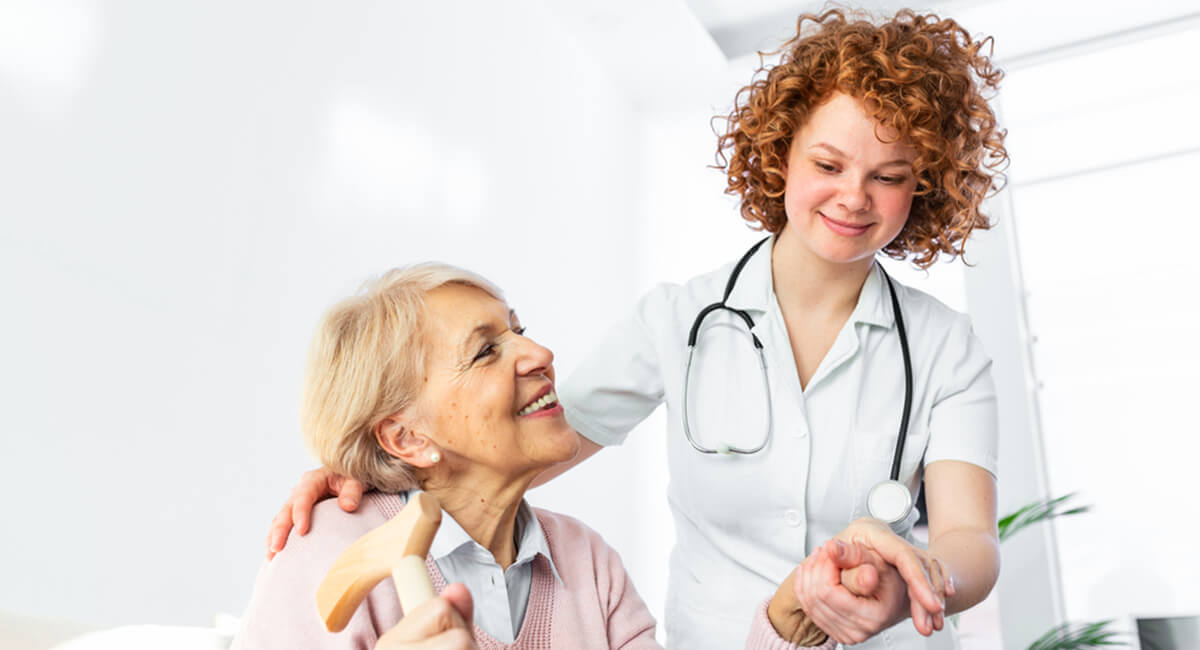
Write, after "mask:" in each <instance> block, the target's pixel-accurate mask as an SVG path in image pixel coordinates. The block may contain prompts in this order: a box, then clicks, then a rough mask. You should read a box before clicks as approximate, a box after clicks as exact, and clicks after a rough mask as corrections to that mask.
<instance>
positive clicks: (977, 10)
mask: <svg viewBox="0 0 1200 650" xmlns="http://www.w3.org/2000/svg"><path fill="white" fill-rule="evenodd" d="M533 1H534V2H538V1H540V2H541V3H542V4H543V6H544V7H545V9H546V11H547V12H548V13H550V14H551V15H552V16H554V17H556V18H557V19H558V20H559V21H560V22H561V23H562V26H563V29H564V30H565V31H567V32H569V33H571V34H572V35H574V36H575V39H576V41H577V42H578V43H579V46H580V47H581V48H584V49H586V50H588V51H590V52H592V53H593V55H594V56H596V57H597V59H598V60H601V61H602V62H603V63H604V66H605V68H606V69H607V70H609V72H610V74H611V75H612V78H613V82H614V84H616V85H617V86H619V87H621V88H623V89H624V90H625V91H626V92H627V93H628V95H629V97H630V99H631V101H632V103H633V104H634V106H635V107H637V108H638V109H639V110H642V111H649V112H656V113H661V112H667V113H669V112H672V111H674V110H680V109H681V108H682V107H686V106H690V107H695V106H697V105H701V106H703V105H709V104H711V105H713V106H718V107H724V105H725V104H726V103H727V102H728V101H729V99H730V98H731V97H732V94H731V92H732V91H733V90H736V89H737V88H738V87H740V86H741V85H743V84H745V83H746V81H748V80H749V78H750V74H751V73H752V71H753V70H754V69H755V68H756V67H757V56H756V54H755V53H756V52H757V51H766V50H772V49H775V48H776V47H778V45H779V44H780V43H782V42H783V41H784V40H786V39H787V38H788V37H790V36H791V35H792V34H794V33H795V25H796V17H797V16H798V15H799V14H800V13H803V12H817V11H820V10H821V9H822V8H824V7H825V6H827V3H826V2H824V1H818V2H813V1H801V2H795V1H791V2H789V1H787V0H574V1H572V2H561V1H559V0H533ZM854 6H856V7H860V8H863V9H866V10H868V11H870V12H871V13H873V14H876V15H888V14H891V13H894V12H895V11H896V10H897V9H899V8H901V7H902V6H909V7H913V8H915V9H920V10H931V11H934V12H936V13H939V14H941V15H949V16H952V17H954V18H955V19H956V20H958V21H959V22H960V23H962V24H963V25H965V26H966V27H967V28H968V29H969V30H970V31H971V34H972V36H976V37H979V36H985V35H990V36H994V37H995V57H996V60H997V61H998V63H999V64H1000V65H1001V66H1002V67H1005V66H1013V65H1026V64H1028V63H1029V61H1031V60H1036V59H1037V58H1038V57H1039V56H1041V55H1042V54H1043V53H1047V52H1049V53H1061V52H1062V51H1063V50H1064V49H1067V50H1069V49H1070V48H1073V47H1078V46H1087V44H1089V43H1097V42H1099V43H1100V46H1103V44H1104V43H1105V42H1108V40H1111V39H1114V38H1116V39H1120V38H1138V37H1139V36H1140V35H1141V34H1143V33H1145V32H1147V31H1163V30H1166V31H1170V30H1176V29H1180V28H1182V27H1180V26H1185V27H1188V28H1191V27H1194V26H1195V25H1196V24H1197V23H1200V5H1198V3H1197V1H1196V0H1140V1H1139V2H1138V3H1137V11H1136V12H1133V11H1131V6H1132V5H1131V4H1129V3H1127V2H1097V1H1096V0H1054V1H1053V2H1047V1H1046V0H926V2H923V3H921V4H920V5H913V4H907V5H905V4H902V3H899V2H895V1H893V0H860V1H859V2H856V3H854Z"/></svg>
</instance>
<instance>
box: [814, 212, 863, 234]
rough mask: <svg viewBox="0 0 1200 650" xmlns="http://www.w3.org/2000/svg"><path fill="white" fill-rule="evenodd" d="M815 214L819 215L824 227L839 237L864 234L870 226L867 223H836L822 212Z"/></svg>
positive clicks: (836, 221)
mask: <svg viewBox="0 0 1200 650" xmlns="http://www.w3.org/2000/svg"><path fill="white" fill-rule="evenodd" d="M817 214H819V215H821V218H822V219H824V220H825V225H826V226H828V227H829V228H830V229H831V230H833V231H834V232H836V233H838V234H840V235H859V234H862V233H864V232H866V231H867V229H868V228H870V227H871V225H872V224H869V223H864V224H854V223H846V222H844V221H838V220H837V219H832V218H830V217H829V216H828V215H826V214H825V213H824V212H818V213H817Z"/></svg>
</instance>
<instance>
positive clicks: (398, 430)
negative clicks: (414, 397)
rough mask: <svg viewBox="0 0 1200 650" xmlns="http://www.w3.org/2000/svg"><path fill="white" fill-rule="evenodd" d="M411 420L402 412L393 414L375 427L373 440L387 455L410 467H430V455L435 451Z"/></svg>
mask: <svg viewBox="0 0 1200 650" xmlns="http://www.w3.org/2000/svg"><path fill="white" fill-rule="evenodd" d="M414 424H416V423H415V422H414V421H413V418H412V417H411V416H409V415H408V414H406V413H404V412H403V411H400V412H397V413H393V414H391V415H389V416H387V417H386V418H384V419H383V421H381V422H380V423H379V424H377V425H375V440H376V441H377V442H378V443H379V446H380V447H383V450H384V451H386V452H387V453H388V454H389V455H391V456H395V457H396V458H399V459H400V460H402V461H404V462H406V463H408V464H409V465H412V466H413V467H430V466H432V465H433V462H431V460H430V455H431V454H432V453H433V452H434V451H437V445H435V444H434V443H433V442H432V441H431V440H430V439H429V438H428V437H427V436H425V435H424V434H423V433H421V432H420V431H418V430H417V428H415V427H414Z"/></svg>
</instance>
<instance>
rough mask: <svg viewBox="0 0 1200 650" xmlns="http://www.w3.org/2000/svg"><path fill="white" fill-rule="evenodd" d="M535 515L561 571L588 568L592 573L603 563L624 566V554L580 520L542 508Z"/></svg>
mask: <svg viewBox="0 0 1200 650" xmlns="http://www.w3.org/2000/svg"><path fill="white" fill-rule="evenodd" d="M533 511H534V514H535V515H536V516H537V518H538V522H539V523H540V524H541V525H542V531H543V532H544V533H545V535H546V544H547V545H548V546H549V547H550V554H551V556H552V557H553V560H554V565H555V567H556V568H557V569H558V571H559V573H563V572H564V570H565V571H571V570H572V569H579V568H582V567H584V566H586V567H588V570H589V572H590V571H591V570H592V569H593V568H595V567H598V566H600V565H609V564H615V565H616V566H618V567H619V566H620V562H621V560H620V556H619V555H618V554H617V552H616V550H615V549H613V548H612V547H611V546H609V545H608V542H606V541H604V538H603V537H601V535H600V533H597V532H596V531H595V530H592V528H591V527H590V526H588V525H587V524H585V523H583V522H582V521H579V520H578V519H576V518H574V517H571V516H568V515H564V514H561V513H558V512H551V511H549V510H544V509H542V508H534V509H533Z"/></svg>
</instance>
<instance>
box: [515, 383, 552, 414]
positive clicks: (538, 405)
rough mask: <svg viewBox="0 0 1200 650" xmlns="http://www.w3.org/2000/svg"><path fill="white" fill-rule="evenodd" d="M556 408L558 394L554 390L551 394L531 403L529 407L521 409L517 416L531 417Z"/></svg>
mask: <svg viewBox="0 0 1200 650" xmlns="http://www.w3.org/2000/svg"><path fill="white" fill-rule="evenodd" d="M556 406H558V394H557V393H555V392H554V389H550V392H548V393H546V394H545V395H542V396H541V397H539V398H537V399H535V400H533V401H532V402H530V403H529V405H528V406H526V407H525V408H523V409H521V410H520V411H517V415H518V416H522V415H530V414H533V413H537V412H538V411H546V410H549V409H552V408H554V407H556Z"/></svg>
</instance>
